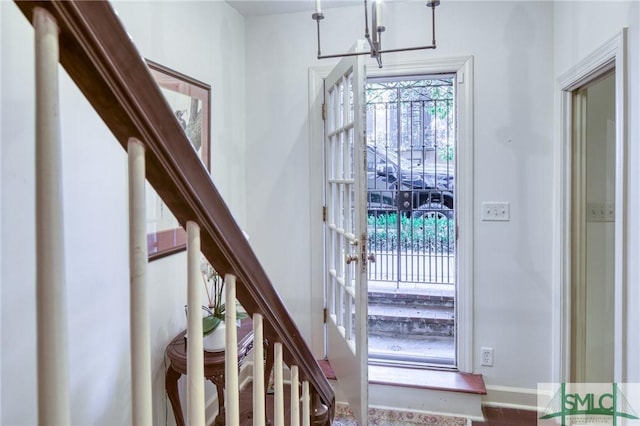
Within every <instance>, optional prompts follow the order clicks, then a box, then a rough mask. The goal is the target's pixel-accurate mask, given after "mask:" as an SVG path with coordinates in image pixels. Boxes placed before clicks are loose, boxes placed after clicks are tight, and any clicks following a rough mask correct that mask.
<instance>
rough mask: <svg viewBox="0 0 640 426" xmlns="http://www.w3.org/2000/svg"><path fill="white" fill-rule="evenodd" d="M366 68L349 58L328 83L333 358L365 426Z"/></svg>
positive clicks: (330, 351)
mask: <svg viewBox="0 0 640 426" xmlns="http://www.w3.org/2000/svg"><path fill="white" fill-rule="evenodd" d="M364 85H365V69H364V59H363V58H362V56H354V57H347V58H344V59H343V60H342V61H341V62H340V63H339V64H338V65H337V66H336V67H335V68H334V69H333V71H331V73H330V74H329V76H328V77H327V78H326V80H325V103H326V113H327V114H326V120H325V137H326V139H325V150H324V155H325V158H324V164H325V167H326V169H325V200H326V214H327V216H326V223H325V259H326V260H325V277H326V281H325V282H326V291H327V294H326V299H327V312H328V318H327V356H328V359H329V362H330V364H331V366H332V367H333V370H334V371H335V373H336V377H337V379H338V382H339V384H340V388H341V390H342V391H343V392H344V394H345V396H346V398H347V399H348V402H349V405H350V408H351V410H352V411H353V413H354V414H355V416H356V418H357V419H358V421H359V424H360V425H366V424H367V408H368V374H367V368H368V342H367V267H368V259H367V222H366V220H367V219H366V208H367V207H366V205H367V204H366V203H367V179H366V177H367V174H366V158H365V153H366V138H365V114H364V108H365V93H364Z"/></svg>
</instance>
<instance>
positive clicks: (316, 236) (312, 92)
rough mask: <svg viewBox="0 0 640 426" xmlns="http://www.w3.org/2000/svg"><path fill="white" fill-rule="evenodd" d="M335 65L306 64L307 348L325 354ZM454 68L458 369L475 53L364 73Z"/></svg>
mask: <svg viewBox="0 0 640 426" xmlns="http://www.w3.org/2000/svg"><path fill="white" fill-rule="evenodd" d="M331 69H333V66H320V67H312V68H309V159H310V164H309V170H310V171H309V173H310V174H309V179H310V180H309V181H310V195H309V198H310V203H311V207H310V208H311V242H312V244H311V291H312V295H311V305H312V306H311V308H312V309H311V312H312V313H311V316H312V318H311V327H312V330H311V335H312V341H311V348H312V351H313V353H314V355H316V357H318V359H320V358H322V357H324V327H323V318H322V307H323V306H324V290H323V287H324V283H323V266H322V265H323V247H324V244H323V243H318V242H323V228H322V223H323V222H322V206H323V200H322V185H323V182H324V180H323V179H324V176H323V171H322V169H323V167H322V158H323V150H322V143H323V128H324V124H323V121H322V102H323V95H322V94H323V79H324V78H325V77H326V76H327V75H328V74H329V72H330V71H331ZM437 73H455V74H456V76H457V77H456V81H457V87H456V103H457V105H458V111H457V120H458V121H457V123H458V151H457V152H458V154H457V157H458V158H457V160H456V161H458V164H463V165H464V167H458V168H457V175H456V211H457V217H456V221H457V225H458V228H459V229H460V230H462V232H460V233H458V241H457V242H456V247H457V250H458V251H457V253H456V255H457V262H458V276H457V286H456V287H457V294H456V300H457V303H456V306H457V312H456V315H457V317H456V321H457V326H458V327H457V332H458V336H457V339H458V345H457V348H458V354H457V360H458V370H460V371H463V372H472V371H473V365H474V363H473V354H474V352H475V351H474V347H473V259H472V254H473V251H472V250H473V57H472V56H464V57H453V58H440V59H430V60H418V61H398V62H389V63H386V62H385V65H384V68H383V69H379V68H375V69H374V67H368V68H367V77H382V76H390V75H393V76H402V75H416V74H437Z"/></svg>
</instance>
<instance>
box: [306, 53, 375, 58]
mask: <svg viewBox="0 0 640 426" xmlns="http://www.w3.org/2000/svg"><path fill="white" fill-rule="evenodd" d="M370 54H371V51H369V52H349V53H335V54H333V55H322V56H318V59H329V58H343V57H345V56H360V55H370Z"/></svg>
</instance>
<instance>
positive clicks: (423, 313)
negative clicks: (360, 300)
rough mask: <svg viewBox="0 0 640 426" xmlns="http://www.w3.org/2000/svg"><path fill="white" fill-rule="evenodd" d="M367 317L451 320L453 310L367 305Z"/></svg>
mask: <svg viewBox="0 0 640 426" xmlns="http://www.w3.org/2000/svg"><path fill="white" fill-rule="evenodd" d="M369 316H370V317H372V316H375V317H385V318H404V319H414V320H420V319H438V320H453V318H454V310H453V308H452V307H443V306H429V307H423V306H421V307H413V306H397V305H394V306H389V305H369Z"/></svg>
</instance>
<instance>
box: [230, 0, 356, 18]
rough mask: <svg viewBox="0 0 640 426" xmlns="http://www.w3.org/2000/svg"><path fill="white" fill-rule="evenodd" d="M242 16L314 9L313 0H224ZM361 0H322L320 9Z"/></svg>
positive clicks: (351, 4)
mask: <svg viewBox="0 0 640 426" xmlns="http://www.w3.org/2000/svg"><path fill="white" fill-rule="evenodd" d="M226 1H227V3H229V4H230V5H231V7H233V8H234V9H236V10H237V11H238V12H240V13H241V14H242V15H244V16H259V15H274V14H280V13H294V12H309V13H313V12H314V11H315V4H316V3H315V0H226ZM362 3H363V0H322V9H329V8H333V7H344V6H353V5H358V4H362Z"/></svg>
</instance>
